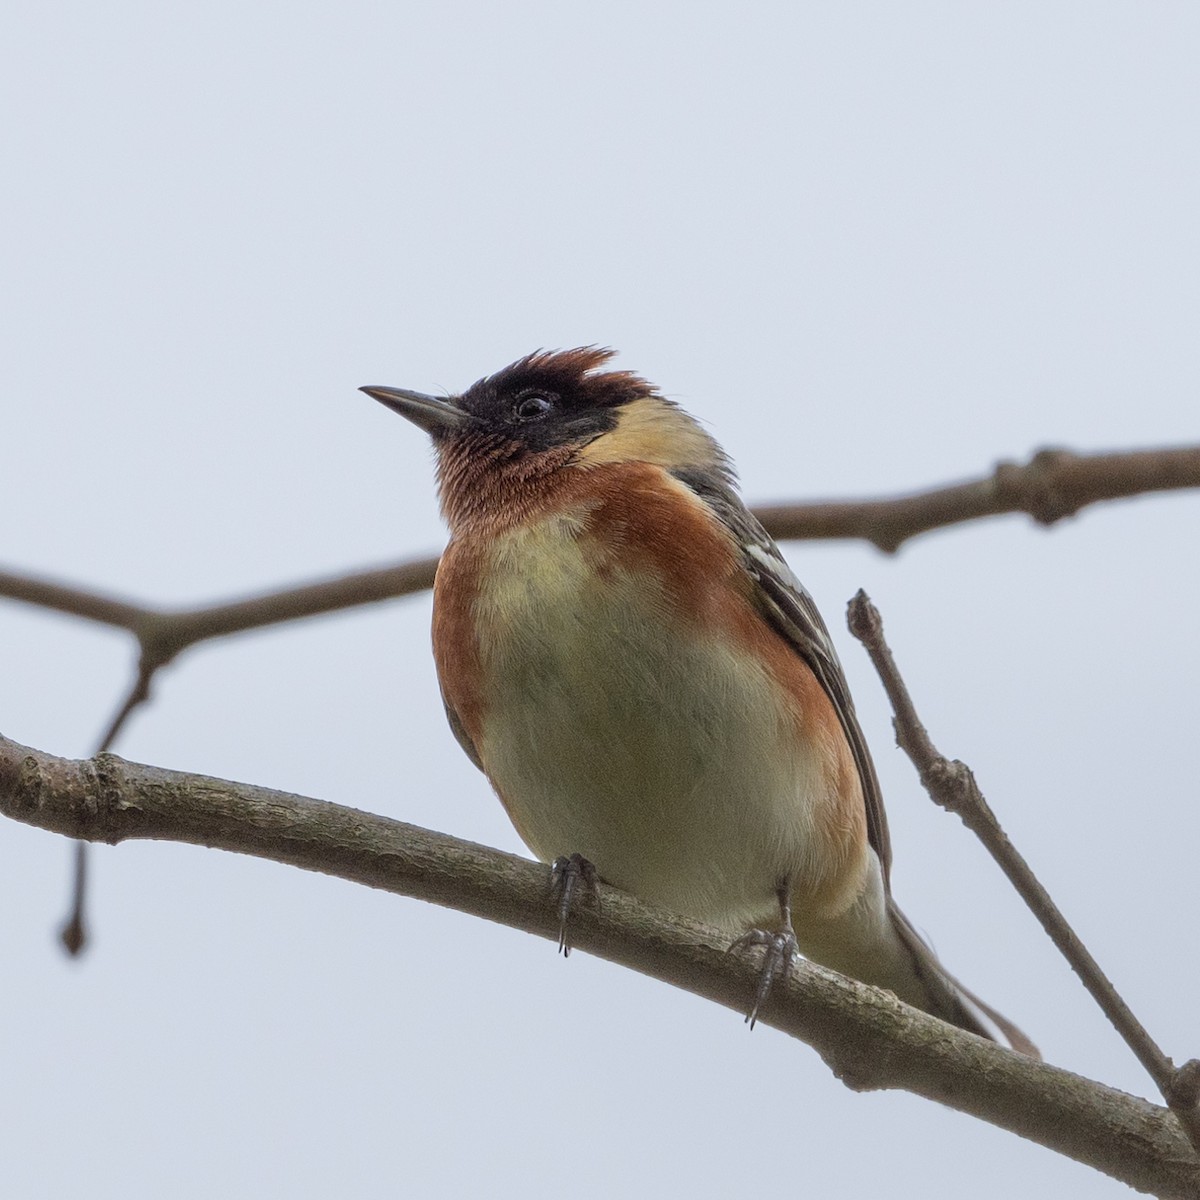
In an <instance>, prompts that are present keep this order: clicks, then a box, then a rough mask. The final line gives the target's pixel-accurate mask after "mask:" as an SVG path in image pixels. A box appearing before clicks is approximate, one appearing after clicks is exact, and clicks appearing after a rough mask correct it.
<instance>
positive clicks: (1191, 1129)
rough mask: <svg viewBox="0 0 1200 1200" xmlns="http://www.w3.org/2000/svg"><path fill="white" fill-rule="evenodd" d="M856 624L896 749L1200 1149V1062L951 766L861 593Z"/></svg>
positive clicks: (969, 780) (975, 788)
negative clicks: (1158, 1027) (1151, 1016)
mask: <svg viewBox="0 0 1200 1200" xmlns="http://www.w3.org/2000/svg"><path fill="white" fill-rule="evenodd" d="M849 625H850V632H851V633H853V634H854V636H855V637H856V638H858V640H859V641H860V642H862V644H863V645H864V646H865V647H866V650H867V653H868V654H869V655H870V656H871V662H872V663H874V665H875V670H876V671H877V672H878V673H879V677H880V679H881V680H882V681H883V686H884V689H885V690H886V692H887V694H888V699H889V700H890V701H891V705H892V710H893V712H894V713H895V726H896V744H897V745H898V746H899V747H900V748H901V749H902V750H903V751H904V753H905V754H907V755H908V757H909V759H910V760H911V762H912V764H913V766H914V767H916V768H917V773H918V774H919V775H920V777H921V783H922V784H923V786H924V787H925V790H926V791H927V792H928V793H929V795H930V798H931V799H932V800H933V801H934V802H935V803H936V804H938V805H940V806H941V807H942V808H944V809H946V811H947V812H951V813H955V814H957V815H958V816H959V817H960V818H961V819H962V822H963V824H964V825H966V827H967V828H968V829H970V830H971V832H972V833H974V834H975V836H976V837H978V838H979V840H980V841H981V842H982V843H983V844H984V846H985V847H986V848H987V850H988V852H989V853H990V854H991V856H992V857H993V858H994V859H995V860H996V862H997V863H998V864H999V865H1000V869H1001V870H1002V871H1003V872H1004V874H1005V875H1007V876H1008V879H1009V881H1010V882H1011V883H1012V885H1013V887H1015V888H1016V889H1017V892H1018V893H1019V894H1020V896H1021V899H1023V900H1024V901H1025V903H1026V904H1027V905H1028V906H1029V908H1030V909H1031V910H1032V912H1033V914H1034V916H1036V917H1037V919H1038V920H1039V921H1040V922H1041V925H1042V928H1043V929H1044V930H1045V931H1046V933H1047V934H1048V935H1049V936H1050V939H1051V941H1053V942H1054V944H1055V945H1056V946H1057V947H1058V949H1059V951H1060V952H1061V953H1062V955H1063V957H1064V958H1066V960H1067V962H1068V963H1070V964H1071V968H1072V970H1074V972H1075V973H1076V974H1077V975H1078V976H1079V978H1080V979H1081V980H1082V982H1083V986H1084V987H1086V988H1087V990H1088V992H1089V993H1091V996H1092V998H1093V999H1094V1000H1095V1001H1096V1003H1097V1004H1098V1005H1099V1006H1100V1007H1101V1009H1102V1010H1103V1011H1104V1015H1105V1016H1107V1017H1108V1019H1109V1020H1110V1021H1111V1022H1112V1023H1113V1025H1114V1027H1115V1028H1116V1030H1117V1032H1118V1033H1119V1034H1120V1035H1121V1037H1122V1038H1124V1040H1125V1042H1126V1044H1127V1045H1128V1046H1129V1048H1130V1049H1131V1050H1132V1051H1133V1052H1134V1054H1135V1055H1137V1058H1138V1061H1139V1062H1140V1063H1141V1064H1142V1066H1143V1067H1145V1068H1146V1071H1147V1072H1148V1073H1149V1075H1150V1077H1151V1078H1152V1079H1153V1080H1154V1082H1155V1084H1157V1086H1158V1088H1159V1091H1161V1092H1162V1094H1163V1097H1164V1099H1165V1100H1166V1101H1167V1103H1168V1104H1169V1105H1170V1106H1171V1108H1172V1110H1173V1111H1174V1112H1175V1115H1176V1116H1177V1117H1178V1118H1179V1121H1180V1123H1181V1124H1182V1125H1183V1128H1184V1130H1185V1131H1186V1132H1187V1135H1188V1137H1189V1138H1190V1139H1191V1141H1192V1144H1193V1145H1194V1146H1195V1147H1196V1148H1197V1149H1198V1150H1200V1108H1197V1104H1196V1099H1197V1091H1198V1087H1200V1063H1198V1062H1196V1060H1192V1061H1190V1062H1188V1063H1185V1064H1184V1066H1183V1067H1181V1068H1179V1069H1178V1070H1176V1067H1175V1064H1174V1063H1173V1062H1172V1061H1171V1060H1170V1059H1169V1058H1168V1057H1167V1056H1166V1055H1165V1054H1164V1053H1163V1052H1162V1050H1161V1049H1159V1047H1158V1044H1157V1043H1156V1042H1155V1041H1154V1039H1153V1038H1152V1037H1151V1036H1150V1034H1149V1033H1148V1032H1147V1030H1146V1029H1145V1027H1144V1026H1143V1025H1142V1023H1141V1022H1140V1021H1139V1020H1138V1019H1137V1017H1136V1016H1135V1015H1134V1013H1133V1011H1132V1009H1130V1007H1129V1006H1128V1005H1127V1004H1126V1003H1125V1001H1124V1000H1123V999H1122V998H1121V996H1120V994H1119V993H1118V992H1117V989H1116V988H1115V987H1114V986H1113V985H1112V982H1111V981H1110V980H1109V978H1108V976H1106V975H1105V974H1104V972H1103V970H1101V968H1100V964H1099V963H1098V962H1096V960H1095V959H1094V958H1093V957H1092V955H1091V953H1090V952H1089V951H1088V949H1087V947H1086V946H1085V945H1084V944H1083V942H1082V941H1081V940H1080V938H1079V935H1078V934H1076V932H1075V931H1074V929H1072V928H1071V926H1070V924H1069V923H1068V921H1067V919H1066V917H1064V916H1063V914H1062V912H1061V911H1060V910H1059V908H1058V906H1057V905H1056V904H1055V903H1054V901H1053V900H1052V899H1051V898H1050V893H1049V892H1047V891H1046V889H1045V888H1044V887H1043V886H1042V883H1041V881H1040V880H1039V879H1038V878H1037V876H1036V875H1035V874H1034V873H1033V870H1032V869H1031V868H1030V866H1029V864H1028V863H1027V862H1026V861H1025V859H1024V858H1023V857H1022V855H1021V854H1020V852H1019V851H1018V850H1017V849H1016V847H1015V846H1013V844H1012V842H1010V841H1009V839H1008V835H1007V834H1006V833H1005V832H1004V830H1003V829H1002V828H1001V826H1000V822H999V821H998V820H997V819H996V814H995V813H994V812H993V811H992V809H991V806H990V805H989V804H988V802H987V801H986V800H985V799H984V797H983V793H982V792H981V791H980V790H979V785H978V784H977V783H976V782H975V776H974V774H973V773H972V772H971V769H970V768H969V767H968V766H967V765H966V764H965V763H961V762H959V761H958V760H957V759H956V760H954V761H953V762H951V761H950V760H949V759H947V758H945V757H944V756H943V755H942V754H940V753H939V752H938V750H937V747H935V746H934V744H933V741H932V739H931V738H930V736H929V733H928V731H927V730H926V729H925V726H924V725H923V724H922V723H921V719H920V717H919V716H917V711H916V707H915V706H914V704H913V701H912V697H911V696H910V695H909V692H908V687H907V686H906V684H905V682H904V680H903V678H902V677H901V675H900V670H899V668H898V667H897V666H896V661H895V659H894V658H893V657H892V652H891V649H890V648H889V647H888V644H887V642H886V640H885V639H884V636H883V620H882V618H881V617H880V615H879V610H878V609H877V608H876V607H875V605H874V604H872V603H871V601H870V599H869V597H868V596H867V594H866V592H864V591H862V590H859V592H858V593H857V594H856V595H855V597H854V599H853V600H851V601H850V610H849Z"/></svg>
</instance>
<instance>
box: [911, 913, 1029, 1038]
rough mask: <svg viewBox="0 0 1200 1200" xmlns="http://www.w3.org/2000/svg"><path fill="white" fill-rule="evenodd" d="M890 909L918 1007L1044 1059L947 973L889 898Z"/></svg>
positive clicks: (1011, 1027)
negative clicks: (910, 970) (914, 981)
mask: <svg viewBox="0 0 1200 1200" xmlns="http://www.w3.org/2000/svg"><path fill="white" fill-rule="evenodd" d="M887 907H888V916H889V918H890V919H891V925H892V928H893V929H894V930H895V933H896V936H897V937H898V938H899V940H900V942H901V944H902V945H903V947H904V949H905V951H906V952H907V954H908V957H909V959H910V960H911V962H912V967H913V971H914V972H915V974H916V978H917V981H918V982H919V984H920V988H921V991H922V993H923V998H924V1000H925V1002H924V1003H920V1004H919V1005H918V1007H920V1008H923V1009H924V1010H925V1011H926V1012H928V1013H931V1014H932V1015H933V1016H935V1017H941V1019H942V1020H943V1021H948V1022H949V1023H950V1024H951V1025H957V1026H959V1028H960V1029H967V1030H969V1031H970V1032H971V1033H977V1034H979V1035H980V1036H981V1037H986V1038H991V1040H992V1041H996V1042H1005V1043H1007V1044H1008V1045H1009V1046H1010V1047H1012V1049H1014V1050H1016V1051H1017V1052H1018V1053H1020V1054H1028V1055H1029V1056H1030V1058H1038V1059H1040V1058H1041V1057H1042V1056H1041V1053H1040V1052H1039V1051H1038V1048H1037V1047H1036V1046H1035V1045H1034V1044H1033V1042H1031V1041H1030V1040H1029V1038H1028V1037H1026V1036H1025V1034H1024V1033H1023V1032H1022V1031H1021V1030H1020V1029H1018V1028H1017V1027H1016V1026H1015V1025H1014V1024H1013V1023H1012V1022H1011V1021H1010V1020H1008V1018H1007V1017H1004V1016H1001V1015H1000V1013H998V1012H997V1011H996V1010H995V1009H994V1008H992V1007H991V1005H988V1004H985V1003H984V1002H983V1001H982V1000H980V999H979V997H978V996H976V995H975V994H974V993H973V992H971V991H969V990H968V989H967V988H965V987H963V985H962V984H961V983H959V982H958V980H957V979H955V978H954V976H952V975H951V974H949V972H947V970H946V968H945V967H943V966H942V964H941V963H940V962H939V961H938V959H937V957H936V955H935V954H934V953H933V951H932V950H931V949H930V948H929V946H928V945H927V944H926V943H925V940H924V939H923V938H922V937H921V935H920V934H919V933H917V931H916V930H915V929H914V928H913V927H912V925H911V924H909V921H908V918H907V917H906V916H905V915H904V914H903V913H902V912H901V911H900V909H899V908H897V907H896V903H895V901H894V900H892V898H891V897H890V896H889V897H888V900H887ZM904 998H905V999H907V997H904Z"/></svg>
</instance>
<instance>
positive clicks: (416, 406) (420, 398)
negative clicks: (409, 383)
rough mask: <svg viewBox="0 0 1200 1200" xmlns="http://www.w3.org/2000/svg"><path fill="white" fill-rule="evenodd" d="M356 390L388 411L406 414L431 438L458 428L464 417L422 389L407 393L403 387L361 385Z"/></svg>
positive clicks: (449, 404) (457, 410)
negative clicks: (388, 409)
mask: <svg viewBox="0 0 1200 1200" xmlns="http://www.w3.org/2000/svg"><path fill="white" fill-rule="evenodd" d="M358 390H359V391H360V392H366V393H367V395H368V396H370V397H371V398H372V399H374V400H378V401H379V403H380V404H383V405H386V406H387V407H388V408H390V409H391V410H392V412H397V413H399V414H400V415H401V416H402V417H407V418H408V419H409V420H410V421H411V422H412V423H413V424H414V425H419V426H420V427H421V428H422V429H424V430H425V432H426V433H428V434H431V435H433V436H435V437H436V436H437V435H438V434H446V433H451V432H453V431H454V430H455V429H461V428H462V426H463V425H465V424H466V423H467V420H468V418H467V414H466V413H465V412H463V410H462V409H461V408H457V407H456V406H455V405H454V404H452V403H451V402H450V401H449V400H443V399H441V398H440V397H439V396H426V395H425V394H424V393H423V392H410V391H409V390H408V389H407V388H390V387H361V388H359V389H358Z"/></svg>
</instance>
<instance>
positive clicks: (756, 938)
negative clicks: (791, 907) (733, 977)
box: [725, 928, 800, 1029]
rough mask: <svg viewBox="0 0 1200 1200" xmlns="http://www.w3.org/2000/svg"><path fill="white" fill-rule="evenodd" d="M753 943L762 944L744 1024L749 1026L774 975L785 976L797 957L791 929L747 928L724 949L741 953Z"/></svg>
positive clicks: (731, 952)
mask: <svg viewBox="0 0 1200 1200" xmlns="http://www.w3.org/2000/svg"><path fill="white" fill-rule="evenodd" d="M754 946H762V947H764V948H765V951H766V952H765V953H764V954H763V963H762V970H761V972H760V973H759V976H758V987H757V988H756V989H755V992H754V1005H753V1007H752V1008H751V1009H750V1011H749V1012H748V1013H747V1014H746V1024H747V1025H749V1026H750V1028H751V1029H753V1028H754V1026H755V1024H756V1023H757V1021H758V1012H759V1009H761V1008H762V1006H763V1004H764V1003H765V1002H766V999H767V997H768V996H769V995H770V994H771V988H772V987H773V986H774V984H775V981H776V980H777V979H786V978H787V976H788V972H789V971H791V969H792V965H793V964H794V963H795V962H796V960H797V959H798V958H799V957H800V947H799V945H798V944H797V943H796V935H795V934H794V933H793V932H792V931H791V929H790V928H789V929H784V930H782V931H780V932H778V933H769V932H768V931H767V930H765V929H751V930H750V932H749V933H745V934H743V935H742V936H741V937H740V938H738V939H737V941H735V942H734V943H733V944H732V945H731V946H730V947H729V949H728V950H727V951H726V952H725V953H726V954H733V953H741V952H742V951H743V950H749V949H751V948H752V947H754Z"/></svg>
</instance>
